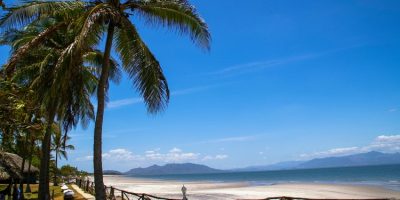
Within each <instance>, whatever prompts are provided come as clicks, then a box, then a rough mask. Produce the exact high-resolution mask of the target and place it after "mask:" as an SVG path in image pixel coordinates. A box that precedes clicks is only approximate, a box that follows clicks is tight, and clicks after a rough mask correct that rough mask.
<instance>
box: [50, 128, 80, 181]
mask: <svg viewBox="0 0 400 200" xmlns="http://www.w3.org/2000/svg"><path fill="white" fill-rule="evenodd" d="M58 129H59V130H58V131H57V132H56V133H55V134H54V135H53V142H52V150H53V151H54V152H55V168H54V181H53V183H54V185H58V183H57V174H58V168H57V163H58V159H61V158H65V159H67V158H68V157H67V151H68V150H74V149H75V147H74V145H71V144H68V141H69V140H70V139H71V137H69V136H68V135H66V134H62V133H61V129H60V127H59V126H58Z"/></svg>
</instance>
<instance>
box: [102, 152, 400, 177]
mask: <svg viewBox="0 0 400 200" xmlns="http://www.w3.org/2000/svg"><path fill="white" fill-rule="evenodd" d="M389 164H400V153H392V154H390V153H381V152H376V151H371V152H368V153H360V154H354V155H349V156H340V157H327V158H316V159H312V160H309V161H287V162H280V163H276V164H272V165H265V166H250V167H246V168H240V169H232V170H218V169H213V168H210V167H208V166H205V165H199V164H193V163H184V164H166V165H164V166H159V165H153V166H150V167H146V168H135V169H131V170H129V171H128V172H125V173H123V174H125V175H167V174H206V173H220V172H245V171H246V172H251V171H271V170H290V169H312V168H328V167H352V166H368V165H389ZM106 172H107V174H112V175H116V174H121V172H118V171H112V170H107V171H105V172H104V174H106Z"/></svg>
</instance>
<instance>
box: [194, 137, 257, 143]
mask: <svg viewBox="0 0 400 200" xmlns="http://www.w3.org/2000/svg"><path fill="white" fill-rule="evenodd" d="M257 136H258V135H248V136H236V137H225V138H218V139H213V140H206V141H202V142H199V143H224V142H245V141H251V140H254V139H255V138H256V137H257Z"/></svg>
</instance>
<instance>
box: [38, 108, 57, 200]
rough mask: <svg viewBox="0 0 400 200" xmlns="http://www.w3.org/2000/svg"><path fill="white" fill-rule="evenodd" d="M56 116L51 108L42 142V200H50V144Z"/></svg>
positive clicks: (40, 180) (40, 194)
mask: <svg viewBox="0 0 400 200" xmlns="http://www.w3.org/2000/svg"><path fill="white" fill-rule="evenodd" d="M55 115H56V112H55V109H54V108H50V111H49V117H48V119H47V120H48V122H47V126H46V132H45V134H44V138H43V141H42V157H41V159H40V174H39V195H38V197H39V198H38V199H40V200H49V199H50V193H49V165H50V144H51V131H52V125H53V122H54V117H55Z"/></svg>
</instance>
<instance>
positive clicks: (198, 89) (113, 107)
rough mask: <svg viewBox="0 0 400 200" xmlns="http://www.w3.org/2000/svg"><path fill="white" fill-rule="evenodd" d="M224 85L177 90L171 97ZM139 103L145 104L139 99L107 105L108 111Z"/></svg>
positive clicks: (120, 100)
mask: <svg viewBox="0 0 400 200" xmlns="http://www.w3.org/2000/svg"><path fill="white" fill-rule="evenodd" d="M223 85H226V84H214V85H205V86H197V87H191V88H186V89H182V90H175V91H172V92H171V96H181V95H187V94H193V93H197V92H202V91H206V90H209V89H213V88H217V87H220V86H223ZM139 103H143V99H142V98H139V97H134V98H126V99H119V100H115V101H110V102H109V103H108V104H107V108H108V109H116V108H120V107H124V106H129V105H134V104H139Z"/></svg>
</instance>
